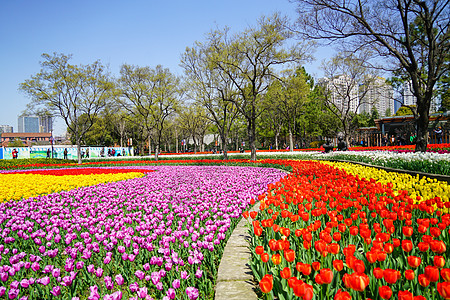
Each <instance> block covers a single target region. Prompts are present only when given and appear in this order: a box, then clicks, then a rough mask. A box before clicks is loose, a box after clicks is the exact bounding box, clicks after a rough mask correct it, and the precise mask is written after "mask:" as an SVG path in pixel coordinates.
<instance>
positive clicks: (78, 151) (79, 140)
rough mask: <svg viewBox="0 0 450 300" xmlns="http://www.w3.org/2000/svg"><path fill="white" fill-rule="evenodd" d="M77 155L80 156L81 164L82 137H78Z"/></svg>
mask: <svg viewBox="0 0 450 300" xmlns="http://www.w3.org/2000/svg"><path fill="white" fill-rule="evenodd" d="M76 140H77V157H78V164H79V165H81V138H79V137H77V138H76Z"/></svg>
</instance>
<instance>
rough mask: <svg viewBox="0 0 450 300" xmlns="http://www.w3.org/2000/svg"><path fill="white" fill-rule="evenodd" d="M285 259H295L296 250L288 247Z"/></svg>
mask: <svg viewBox="0 0 450 300" xmlns="http://www.w3.org/2000/svg"><path fill="white" fill-rule="evenodd" d="M284 259H286V261H287V262H292V261H294V259H295V251H294V250H292V249H288V250H285V251H284Z"/></svg>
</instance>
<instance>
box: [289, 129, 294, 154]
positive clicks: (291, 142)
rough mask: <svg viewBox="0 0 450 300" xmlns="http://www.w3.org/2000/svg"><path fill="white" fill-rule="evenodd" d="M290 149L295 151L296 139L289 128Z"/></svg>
mask: <svg viewBox="0 0 450 300" xmlns="http://www.w3.org/2000/svg"><path fill="white" fill-rule="evenodd" d="M289 151H290V152H294V139H293V137H292V130H291V128H289Z"/></svg>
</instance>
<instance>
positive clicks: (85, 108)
mask: <svg viewBox="0 0 450 300" xmlns="http://www.w3.org/2000/svg"><path fill="white" fill-rule="evenodd" d="M42 57H43V59H44V61H43V62H41V67H42V69H41V71H40V72H39V73H37V74H36V75H34V76H32V77H31V79H29V80H26V81H25V82H23V83H21V85H20V89H21V90H22V91H24V92H25V93H27V94H28V95H29V96H30V97H31V99H32V102H31V103H30V105H31V107H45V109H47V110H48V111H51V112H53V114H54V115H56V114H57V115H59V116H61V117H62V118H63V119H64V122H65V123H66V125H67V128H68V130H69V132H70V133H71V134H73V135H74V137H75V142H76V144H77V150H78V163H79V164H81V142H82V140H83V136H84V135H85V134H86V132H87V131H88V130H89V129H90V128H91V127H92V125H93V124H94V121H95V118H96V116H97V115H98V114H99V112H100V111H101V110H102V109H103V108H104V107H105V106H106V104H107V102H108V100H110V99H111V97H112V93H113V84H112V82H111V81H110V79H109V77H108V74H107V72H106V70H105V67H104V66H103V65H102V64H101V63H100V62H99V61H96V62H94V63H92V64H90V65H80V66H77V65H71V64H69V60H70V59H71V55H64V54H57V53H54V54H53V55H49V54H43V55H42ZM81 120H83V121H82V122H80V121H81Z"/></svg>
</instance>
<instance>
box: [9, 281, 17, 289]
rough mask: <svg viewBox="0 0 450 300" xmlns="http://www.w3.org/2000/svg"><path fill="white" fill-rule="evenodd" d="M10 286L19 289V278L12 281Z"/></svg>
mask: <svg viewBox="0 0 450 300" xmlns="http://www.w3.org/2000/svg"><path fill="white" fill-rule="evenodd" d="M9 287H10V288H12V289H17V288H18V287H19V282H18V281H17V280H14V281H13V282H11V284H10V285H9Z"/></svg>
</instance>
